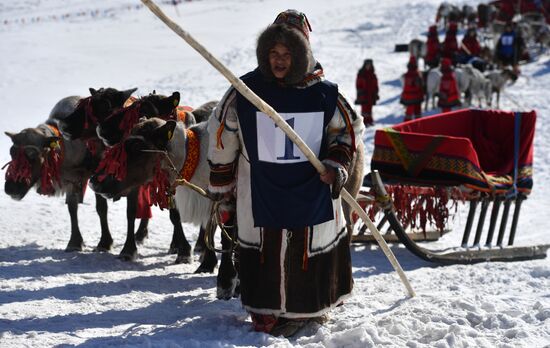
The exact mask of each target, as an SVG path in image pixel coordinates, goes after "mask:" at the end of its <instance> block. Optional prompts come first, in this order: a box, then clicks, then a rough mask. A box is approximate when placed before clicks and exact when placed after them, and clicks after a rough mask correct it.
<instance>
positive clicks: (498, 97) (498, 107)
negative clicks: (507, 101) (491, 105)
mask: <svg viewBox="0 0 550 348" xmlns="http://www.w3.org/2000/svg"><path fill="white" fill-rule="evenodd" d="M497 109H500V91H497Z"/></svg>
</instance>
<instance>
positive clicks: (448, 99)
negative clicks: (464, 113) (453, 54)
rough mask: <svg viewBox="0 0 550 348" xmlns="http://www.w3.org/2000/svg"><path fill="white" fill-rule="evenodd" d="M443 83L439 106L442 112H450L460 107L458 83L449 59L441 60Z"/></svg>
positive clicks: (440, 89) (440, 88)
mask: <svg viewBox="0 0 550 348" xmlns="http://www.w3.org/2000/svg"><path fill="white" fill-rule="evenodd" d="M440 70H441V74H442V76H441V83H440V84H439V99H438V102H437V106H439V107H440V108H441V111H442V112H449V111H451V109H452V108H453V107H455V106H460V93H459V92H458V83H457V81H456V76H455V73H454V72H453V66H452V62H451V60H450V59H449V58H443V59H441V68H440Z"/></svg>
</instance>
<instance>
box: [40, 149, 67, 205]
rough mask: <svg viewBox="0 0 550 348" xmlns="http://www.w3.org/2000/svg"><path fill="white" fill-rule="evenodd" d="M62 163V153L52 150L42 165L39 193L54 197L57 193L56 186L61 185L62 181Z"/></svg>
mask: <svg viewBox="0 0 550 348" xmlns="http://www.w3.org/2000/svg"><path fill="white" fill-rule="evenodd" d="M61 162H62V156H61V153H60V152H58V151H56V150H54V149H50V150H49V151H48V154H47V155H46V158H45V159H44V163H43V164H42V168H41V174H40V187H39V189H38V190H37V191H38V193H40V194H42V195H53V194H54V193H55V187H54V185H55V184H59V182H60V180H61Z"/></svg>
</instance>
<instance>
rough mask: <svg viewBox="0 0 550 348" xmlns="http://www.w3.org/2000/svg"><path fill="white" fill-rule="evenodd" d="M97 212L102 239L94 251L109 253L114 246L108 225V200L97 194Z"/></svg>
mask: <svg viewBox="0 0 550 348" xmlns="http://www.w3.org/2000/svg"><path fill="white" fill-rule="evenodd" d="M95 210H96V212H97V215H99V223H100V224H101V239H100V240H99V244H98V245H97V246H96V247H95V248H94V251H102V252H103V251H109V250H111V247H112V246H113V238H112V237H111V232H110V231H109V225H108V224H107V200H106V199H105V198H103V197H102V196H101V195H99V194H97V193H96V194H95Z"/></svg>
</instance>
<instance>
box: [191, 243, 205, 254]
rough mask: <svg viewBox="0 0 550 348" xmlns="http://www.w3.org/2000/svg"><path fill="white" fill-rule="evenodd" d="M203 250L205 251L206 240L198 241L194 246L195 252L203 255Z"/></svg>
mask: <svg viewBox="0 0 550 348" xmlns="http://www.w3.org/2000/svg"><path fill="white" fill-rule="evenodd" d="M203 251H204V242H203V243H199V242H197V243H196V244H195V247H194V248H193V253H195V254H201V255H202V253H203Z"/></svg>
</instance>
